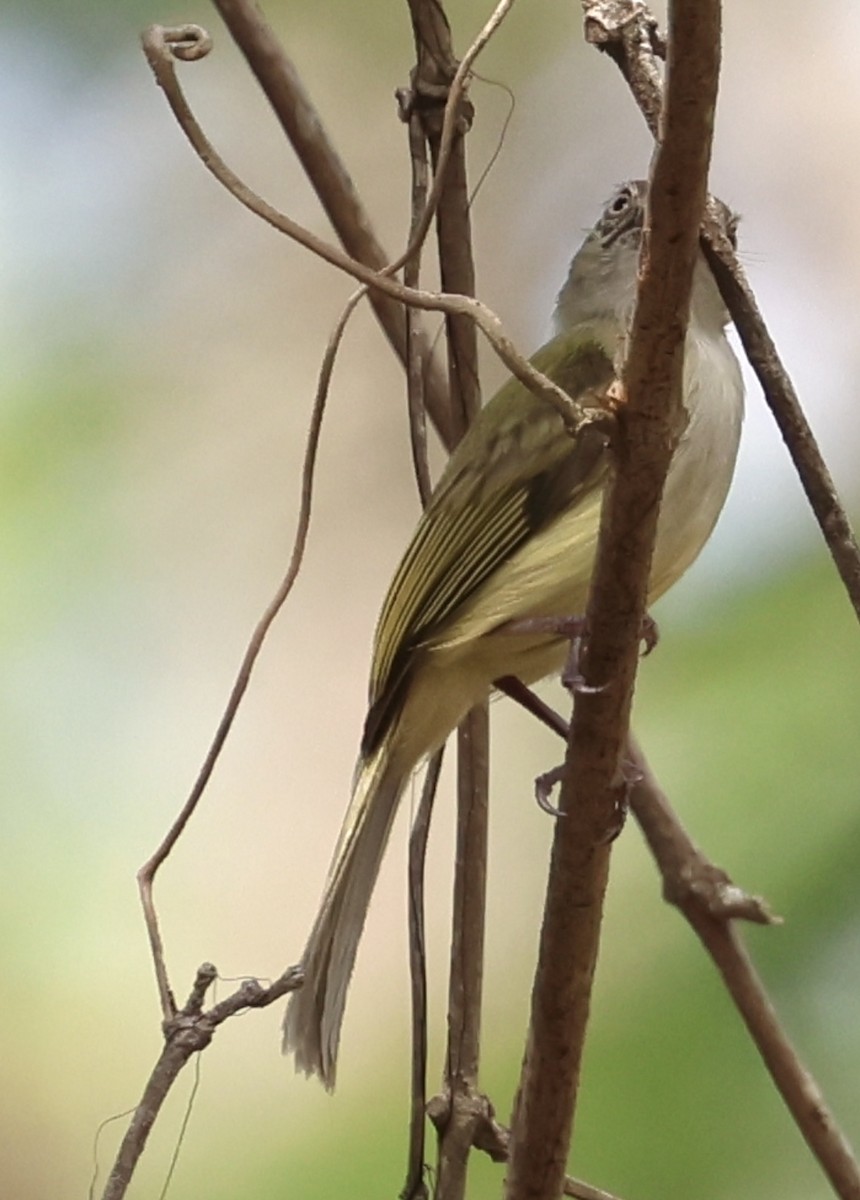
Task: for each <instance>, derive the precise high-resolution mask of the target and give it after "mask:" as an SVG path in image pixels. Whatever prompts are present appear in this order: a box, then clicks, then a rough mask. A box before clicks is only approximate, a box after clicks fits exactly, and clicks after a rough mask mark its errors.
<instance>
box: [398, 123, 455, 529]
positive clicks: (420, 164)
mask: <svg viewBox="0 0 860 1200" xmlns="http://www.w3.org/2000/svg"><path fill="white" fill-rule="evenodd" d="M407 128H408V130H409V161H410V163H411V165H412V216H411V222H410V228H409V243H410V245H412V244H413V243H416V242H417V238H416V232H417V230H418V226H419V224H420V221H421V214H422V213H423V212H424V210H425V209H426V206H427V188H428V180H427V176H428V167H427V142H426V140H425V138H424V131H423V128H422V126H421V121H420V118H419V117H418V114H417V113H416V112H414V111H413V112H412V113H410V114H409V117H408V121H407ZM420 272H421V253H420V243H419V244H418V245H417V247H416V251H415V253H414V254H411V255H410V256H409V258H408V260H407V261H406V263H405V264H404V268H403V282H404V283H405V284H406V286H407V287H418V285H419V283H420ZM426 346H427V339H426V338H425V337H423V336H422V330H421V326H420V317H419V314H418V312H417V311H416V310H415V309H414V308H412V307H411V305H410V306H407V308H406V399H407V406H408V410H409V442H410V446H411V449H412V469H413V471H414V472H415V482H416V484H417V486H418V496H419V498H420V500H421V507H422V508H426V507H427V505H428V503H429V501H430V495H431V493H432V491H433V484H432V481H431V479H430V464H429V461H428V458H427V407H426V396H425V391H426V367H427V365H428V364H427V361H426V359H425V357H424V350H425V348H426ZM429 353H430V355H431V357H432V350H430V351H429ZM449 403H450V401H449V400H448V398H447V397H446V399H445V413H446V423H449V422H450V416H449V414H448V405H449Z"/></svg>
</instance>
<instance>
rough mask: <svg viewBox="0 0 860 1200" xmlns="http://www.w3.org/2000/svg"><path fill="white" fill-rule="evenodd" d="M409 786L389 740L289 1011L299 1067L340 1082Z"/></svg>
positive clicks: (358, 810)
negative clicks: (348, 1022) (347, 1015)
mask: <svg viewBox="0 0 860 1200" xmlns="http://www.w3.org/2000/svg"><path fill="white" fill-rule="evenodd" d="M402 789H403V780H402V778H401V777H400V774H399V772H396V771H395V770H394V769H392V766H391V764H390V761H389V756H388V754H387V749H386V745H385V743H383V745H382V746H381V747H380V749H379V751H378V752H377V753H376V754H375V755H374V756H373V757H372V758H370V759H369V760H368V761H367V762H366V763H363V764H361V765H360V768H359V772H358V775H357V778H356V782H355V787H354V788H353V794H352V800H351V802H350V806H349V809H348V810H347V814H346V817H345V819H344V824H343V828H342V830H341V835H340V838H339V840H338V845H337V848H336V850H335V852H334V857H333V859H332V863H331V866H330V868H329V873H328V878H327V880H326V885H325V891H324V893H323V898H322V901H321V903H320V907H319V912H318V915H317V919H316V921H315V923H314V927H313V929H312V930H311V934H310V937H309V938H308V943H307V946H306V947H305V952H304V956H303V958H302V966H303V968H304V975H305V979H304V983H303V985H302V986H301V988H299V990H298V991H296V992H293V994H292V996H291V997H290V1000H289V1003H288V1005H287V1012H286V1016H285V1018H284V1040H283V1048H284V1052H285V1053H288V1052H290V1051H292V1052H293V1053H294V1054H295V1061H296V1070H298V1071H304V1072H305V1074H306V1075H312V1074H317V1075H319V1077H320V1079H321V1080H322V1082H323V1083H324V1084H325V1086H326V1087H327V1088H328V1089H329V1091H331V1089H332V1088H333V1087H334V1084H335V1074H336V1070H337V1050H338V1044H339V1042H340V1028H341V1023H342V1021H343V1013H344V1008H345V1005H346V993H347V989H348V987H349V980H350V976H351V975H352V968H353V965H354V963H355V956H356V952H357V950H358V943H359V940H360V938H361V933H362V930H363V928H364V920H365V917H366V915H367V909H368V905H369V904H370V897H371V894H372V892H373V887H374V884H375V883H376V877H377V875H378V874H379V865H380V863H381V861H382V855H383V853H384V851H385V847H386V844H387V842H388V836H389V833H390V831H391V825H392V822H393V820H394V814H395V811H396V809H397V801H398V800H399V798H400V793H401V791H402Z"/></svg>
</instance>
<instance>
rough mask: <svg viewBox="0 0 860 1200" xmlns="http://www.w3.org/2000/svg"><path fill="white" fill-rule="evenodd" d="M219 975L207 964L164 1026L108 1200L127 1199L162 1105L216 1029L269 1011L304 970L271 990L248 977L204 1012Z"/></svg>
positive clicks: (108, 1188)
mask: <svg viewBox="0 0 860 1200" xmlns="http://www.w3.org/2000/svg"><path fill="white" fill-rule="evenodd" d="M217 976H218V972H217V970H216V969H215V967H213V966H212V964H211V963H204V964H203V965H202V966H201V967H200V968H198V971H197V978H196V979H195V981H194V986H193V987H192V989H191V995H190V996H189V999H188V1001H187V1002H186V1004H185V1006H184V1007H183V1008H182V1009H181V1010H180V1011H179V1012H177V1013H175V1014H174V1016H173V1017H172V1018H171V1019H170V1020H169V1021H167V1022H165V1025H164V1048H163V1050H162V1051H161V1054H160V1055H159V1057H158V1061H157V1063H156V1064H155V1066H154V1067H153V1069H152V1073H151V1075H150V1076H149V1079H148V1080H147V1082H146V1087H145V1088H144V1092H143V1096H142V1097H141V1100H140V1103H139V1104H138V1106H137V1108H136V1109H135V1111H134V1115H133V1117H132V1119H131V1123H130V1124H129V1127H128V1129H127V1130H126V1133H125V1137H124V1138H123V1140H122V1143H121V1145H120V1148H119V1151H118V1153H117V1156H116V1161H115V1162H114V1165H113V1168H112V1170H111V1173H110V1175H109V1176H108V1179H107V1182H106V1184H105V1190H104V1192H103V1200H123V1197H124V1196H125V1194H126V1192H127V1190H128V1185H129V1183H130V1182H131V1178H132V1176H133V1174H134V1171H135V1168H136V1167H137V1163H138V1160H139V1158H140V1156H141V1154H142V1153H143V1151H144V1149H145V1147H146V1142H147V1139H148V1137H149V1134H150V1131H151V1130H152V1127H153V1125H154V1124H155V1121H156V1118H157V1117H158V1114H159V1112H160V1111H161V1107H162V1105H163V1104H164V1101H165V1100H166V1099H167V1096H168V1093H169V1092H170V1089H171V1087H172V1086H173V1084H174V1083H175V1082H176V1078H177V1076H178V1075H179V1072H180V1071H181V1070H182V1068H183V1067H184V1066H185V1064H186V1063H187V1062H188V1060H189V1059H190V1058H191V1056H192V1054H196V1053H197V1052H198V1051H199V1050H205V1048H206V1047H207V1046H208V1045H209V1043H210V1042H211V1041H212V1038H213V1037H214V1035H215V1030H216V1029H217V1028H218V1026H219V1025H221V1024H223V1022H224V1021H226V1020H227V1019H228V1017H232V1016H235V1015H236V1013H239V1012H243V1011H244V1010H245V1009H248V1008H265V1007H266V1006H267V1005H269V1004H273V1003H274V1002H275V1001H276V1000H280V999H281V998H282V997H283V996H286V995H287V993H288V992H292V991H295V989H296V988H297V987H299V986H300V985H301V982H302V973H301V969H300V968H299V967H288V968H287V970H286V971H285V972H284V973H283V975H281V976H280V978H279V979H276V980H275V982H274V983H272V984H270V985H269V986H268V987H263V985H262V984H261V983H260V982H259V980H256V979H248V980H246V981H245V982H244V983H243V984H242V986H241V987H240V988H239V989H238V990H237V991H236V992H234V993H233V994H232V995H231V996H227V997H226V998H225V999H224V1000H221V1001H219V1002H218V1003H217V1004H215V1005H213V1006H212V1008H210V1009H209V1011H208V1012H203V998H204V996H205V994H206V992H207V990H208V989H209V987H210V986H211V985H212V983H213V982H214V981H215V979H216V978H217Z"/></svg>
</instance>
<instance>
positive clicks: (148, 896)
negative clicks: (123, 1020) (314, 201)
mask: <svg viewBox="0 0 860 1200" xmlns="http://www.w3.org/2000/svg"><path fill="white" fill-rule="evenodd" d="M363 295H364V290H363V289H361V290H360V291H358V292H356V293H355V294H354V295H353V296H352V297H351V298H350V300H349V302H348V304H347V305H346V307H345V309H344V311H343V313H342V314H341V317H340V320H339V321H338V323H337V325H336V326H335V329H334V331H333V333H332V335H331V337H330V339H329V342H328V345H327V346H326V351H325V355H324V356H323V362H322V366H321V368H320V375H319V382H318V385H317V393H316V396H315V398H314V404H313V408H312V410H311V419H310V426H309V428H308V436H307V441H306V444H305V456H304V463H303V466H302V483H301V496H300V502H299V516H298V520H297V523H296V533H295V538H294V541H293V548H292V552H291V554H290V560H289V563H288V565H287V570H286V572H285V574H284V577H283V579H282V581H281V583H280V586H279V587H278V590H277V591H276V592H275V595H274V596H273V597H272V599H271V600H270V602H269V604H268V605H267V607H266V609H265V612H264V613H263V615H262V616H261V617H260V620H259V621H258V622H257V625H256V628H255V629H254V632H253V634H252V635H251V640H250V641H249V643H248V646H247V649H246V650H245V653H244V655H243V657H242V662H241V664H240V666H239V670H238V673H237V675H236V679H235V682H234V684H233V687H232V689H231V691H230V695H229V697H228V700H227V704H226V707H225V709H224V713H223V715H222V717H221V720H220V721H219V722H218V727H217V729H216V731H215V735H214V737H213V739H212V743H211V745H210V747H209V750H208V751H207V754H206V757H205V759H204V760H203V765H202V766H201V768H200V770H199V772H198V774H197V778H196V779H195V781H194V785H193V787H192V788H191V792H190V794H189V796H188V799H187V800H186V801H185V804H184V805H183V806H182V809H181V810H180V812H179V814H178V816H177V817H176V819H175V820H174V822H173V824H172V825H171V826H170V829H169V830H168V831H167V834H166V835H165V837H164V838H163V840H162V841H161V843H160V845H159V846H158V848H157V849H156V850H155V853H154V854H153V855H152V856H151V857H150V858H149V859H148V860H147V861H146V862H145V863H144V865H143V866H142V867H141V868H140V870H139V871H138V874H137V880H138V887H139V889H140V898H141V904H142V905H143V913H144V919H145V921H146V928H147V933H148V935H149V943H150V949H151V952H152V959H153V964H154V968H155V977H156V983H157V985H158V994H159V998H160V1001H161V1009H162V1014H163V1017H164V1019H165V1020H169V1019H170V1018H172V1017H173V1016H174V1015H175V1013H176V1005H175V1002H174V999H173V993H172V991H171V989H170V981H169V979H168V973H167V964H166V961H165V956H164V946H163V942H162V938H161V933H160V930H159V925H158V916H157V913H156V909H155V904H154V902H153V895H152V887H153V881H154V879H155V875H156V872H157V871H158V869H159V867H160V866H161V864H162V863H163V862H164V860H165V859H166V858H167V856H168V855H169V854H170V852H171V850H172V849H173V847H174V846H175V845H176V842H177V841H178V839H179V838H180V836H181V835H182V832H183V830H184V829H185V826H186V825H187V824H188V822H189V820H190V819H191V816H192V814H193V813H194V810H195V809H196V808H197V805H198V804H199V802H200V798H201V796H202V795H203V792H204V790H205V788H206V785H207V784H208V782H209V779H210V777H211V775H212V772H213V770H214V768H215V764H216V762H217V761H218V758H219V756H220V754H221V751H222V749H223V747H224V743H225V741H226V739H227V735H228V734H229V732H230V729H231V727H232V725H233V721H234V720H235V717H236V713H237V711H238V709H239V705H240V703H241V701H242V697H243V696H244V694H245V691H246V689H247V687H248V683H249V681H250V679H251V673H252V671H253V669H254V664H255V663H256V661H257V658H258V656H259V653H260V650H261V649H262V647H263V642H264V641H265V639H266V635H267V634H268V632H269V629H270V628H271V625H272V622H273V621H274V619H275V617H276V616H277V615H278V613H279V612H280V610H281V608H282V606H283V604H284V601H285V600H286V598H287V596H288V595H289V593H290V591H291V590H292V588H293V585H294V583H295V581H296V578H297V576H298V573H299V569H300V567H301V564H302V559H303V557H304V552H305V546H306V544H307V537H308V530H309V529H310V521H311V505H312V500H313V486H314V469H315V466H316V457H317V450H318V448H319V439H320V433H321V431H322V421H323V414H324V412H325V406H326V400H327V398H328V391H329V384H330V382H331V373H332V370H333V368H334V363H335V358H336V355H337V350H338V347H339V345H340V342H341V339H342V337H343V332H344V330H345V328H346V324H347V321H348V320H349V317H350V315H351V313H352V311H353V309H354V308H355V306H356V305H357V304H358V302H359V300H360V299H361V298H362V296H363Z"/></svg>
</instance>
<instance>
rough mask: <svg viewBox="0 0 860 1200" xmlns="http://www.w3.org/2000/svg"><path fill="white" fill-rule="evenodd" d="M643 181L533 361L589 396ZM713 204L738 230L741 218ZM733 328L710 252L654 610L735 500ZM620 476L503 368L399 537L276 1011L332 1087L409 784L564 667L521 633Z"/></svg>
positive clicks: (602, 448) (630, 250) (533, 637)
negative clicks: (512, 687) (299, 981)
mask: <svg viewBox="0 0 860 1200" xmlns="http://www.w3.org/2000/svg"><path fill="white" fill-rule="evenodd" d="M647 191H648V188H647V183H645V182H643V181H641V180H635V181H631V182H627V183H623V184H621V185H620V186H619V187H618V188H616V190H615V191H614V193H613V194H612V196H611V198H610V199H609V201H608V202H607V204H606V205H605V207H604V209H603V211H602V213H601V215H600V217H599V219H598V220H597V222H596V224H595V225H594V226H593V228H592V229H591V230H590V232H588V234H587V236H586V237H585V240H584V241H583V243H582V245H581V247H580V248H579V250H578V251H577V253H576V254H575V255H574V257H573V259H572V261H571V264H570V269H569V272H568V275H567V278H566V280H565V282H564V284H563V286H562V288H561V291H560V293H559V295H558V299H557V303H556V308H555V315H554V335H553V337H552V338H551V339H550V341H549V342H547V344H546V345H545V346H543V347H542V348H541V349H540V350H539V351H538V352H537V353H536V354H535V355H534V356H533V358H532V359H531V361H532V363H533V364H534V366H535V367H537V368H538V369H539V370H541V371H543V372H545V373H546V374H547V375H548V376H549V377H550V378H551V379H552V380H553V381H554V382H555V383H557V384H558V385H559V386H560V387H562V388H563V389H564V390H565V391H566V392H567V394H568V395H569V396H570V397H571V398H572V399H573V400H575V401H579V402H580V403H582V404H583V405H586V406H589V407H594V406H600V405H601V404H608V403H609V401H608V400H607V399H606V397H607V396H608V395H609V394H610V392H611V389H612V387H613V384H615V383H616V382H617V380H618V378H619V371H620V365H621V363H622V361H623V352H624V343H625V338H626V335H627V334H628V332H629V326H630V322H631V320H632V316H633V310H634V306H635V300H636V287H637V272H638V260H639V249H640V244H641V239H642V230H643V225H644V221H645V212H646V203H647ZM716 204H717V209H718V212H719V215H720V221H721V224H722V225H723V227H724V230H725V232H726V233H727V234H728V235H729V236H730V237H731V239H732V241H734V238H735V231H736V224H737V218H736V217H735V216H734V215H733V214H732V213H731V212H730V210H729V209H728V208H727V207H726V206H725V205H723V204H722V203H721V202H719V201H718V202H716ZM728 321H729V315H728V312H727V311H726V309H725V306H724V304H723V301H722V298H721V296H720V293H719V290H718V288H717V285H716V283H715V281H714V278H713V276H712V274H711V272H710V270H709V268H708V266H707V264H706V262H705V259H704V257H703V255H702V253H701V250H700V251H699V252H698V256H697V261H696V264H695V267H694V273H693V285H692V292H691V304H690V318H689V325H688V331H687V335H686V341H685V346H684V378H683V398H684V407H685V410H686V414H687V422H686V427H685V428H684V430H683V433H682V434H681V437H680V440H679V442H678V445H677V448H676V449H675V452H674V455H673V458H672V461H671V464H670V467H669V473H668V476H667V479H666V486H665V490H664V494H663V501H662V506H661V511H660V515H659V520H658V528H657V537H656V542H655V549H654V556H653V561H652V567H651V573H650V577H649V584H648V603H649V605H650V604H652V603H653V602H654V601H655V600H656V599H657V598H658V597H659V596H661V595H662V594H663V593H664V592H665V591H666V590H667V589H668V588H669V587H671V586H672V584H673V583H675V582H676V581H677V580H678V579H679V578H680V577H681V576H682V575H683V574H684V572H685V571H686V570H687V568H688V567H689V566H690V565H691V563H692V562H693V561H694V559H695V558H696V557H697V556H698V554H699V552H700V551H701V549H702V547H703V546H704V545H705V543H706V541H707V540H708V538H709V536H710V534H711V532H712V530H713V528H714V525H715V524H716V521H717V518H718V517H719V514H720V512H721V510H722V508H723V504H724V502H725V499H726V496H727V494H728V490H729V486H730V483H731V479H732V475H733V472H734V466H735V460H736V457H737V452H738V445H739V440H740V431H741V422H742V417H743V404H744V396H743V385H742V380H741V374H740V368H739V366H738V362H737V359H736V357H735V355H734V353H733V351H732V349H731V347H730V345H729V342H728V339H727V337H726V327H727V324H728ZM612 469H613V463H612V455H611V451H610V448H609V440H608V436H607V437H605V438H603V439H595V438H594V437H593V436H591V437H588V438H583V437H581V436H579V437H577V436H572V435H571V434H570V432H569V431H568V430H567V428H566V427H565V424H564V421H563V419H562V417H561V416H560V415H559V413H558V412H557V411H556V410H555V409H554V408H553V407H552V406H551V405H550V404H549V403H548V402H547V401H545V400H543V399H541V398H539V397H536V396H535V395H533V394H532V393H531V392H530V391H529V390H528V389H527V388H526V387H525V386H524V385H523V384H522V383H520V382H519V381H518V380H516V379H514V378H511V379H509V380H508V381H507V382H506V383H505V384H504V385H503V386H502V387H501V389H500V390H499V391H498V392H497V393H496V394H495V395H494V396H493V398H492V399H491V400H490V401H489V403H488V404H487V405H486V406H485V407H484V408H483V409H481V410H480V412H479V414H478V415H477V417H476V419H475V420H474V422H473V423H472V425H471V426H470V428H469V429H468V431H467V432H466V434H465V436H464V437H463V439H462V440H461V441H460V443H459V444H458V446H457V447H456V449H455V450H454V452H453V454H452V455H451V457H450V459H449V460H448V463H447V465H446V467H445V469H444V471H443V472H442V474H441V476H440V478H439V481H438V483H437V485H436V487H435V489H434V491H433V493H432V495H431V497H430V500H429V503H428V504H427V507H426V508H425V510H424V512H423V514H422V515H421V517H420V519H419V521H418V524H417V527H416V529H415V532H414V533H413V535H412V539H411V541H410V542H409V544H408V546H407V547H406V550H405V552H404V554H403V557H402V559H401V562H400V565H399V566H398V568H397V570H396V572H395V574H394V577H393V579H392V581H391V584H390V586H389V589H388V593H387V595H386V597H385V600H384V602H383V605H382V608H381V611H380V615H379V619H378V622H377V626H376V633H375V637H374V644H373V653H372V662H371V668H370V685H369V703H368V710H367V717H366V720H365V724H364V731H363V736H362V739H361V749H360V754H359V759H358V764H357V767H356V772H355V777H354V783H353V788H352V795H351V800H350V802H349V805H348V808H347V811H346V814H345V817H344V820H343V824H342V827H341V831H340V835H339V837H338V841H337V845H336V847H335V850H334V854H333V857H332V860H331V865H330V867H329V871H328V875H327V878H326V882H325V885H324V889H323V894H322V898H321V901H320V904H319V908H318V911H317V915H316V919H315V921H314V924H313V927H312V929H311V932H310V935H309V937H308V941H307V944H306V947H305V950H304V954H303V956H302V960H301V962H302V969H303V973H304V983H303V985H302V987H301V988H299V989H298V990H297V991H295V992H294V993H293V994H292V995H291V997H290V999H289V1002H288V1006H287V1011H286V1015H285V1018H284V1028H283V1048H284V1051H285V1052H287V1053H289V1052H292V1053H293V1054H294V1056H295V1066H296V1069H297V1070H298V1071H302V1072H304V1073H305V1074H306V1075H313V1074H315V1075H318V1076H319V1078H320V1079H321V1081H322V1083H323V1084H324V1086H325V1087H326V1088H327V1089H328V1090H333V1088H334V1086H335V1082H336V1073H337V1056H338V1048H339V1043H340V1034H341V1025H342V1022H343V1016H344V1009H345V1005H346V997H347V990H348V986H349V982H350V978H351V975H352V971H353V966H354V963H355V958H356V953H357V950H358V945H359V941H360V938H361V934H362V931H363V928H364V923H365V917H366V913H367V909H368V905H369V903H370V898H371V894H372V891H373V887H374V884H375V882H376V878H377V874H378V871H379V866H380V862H381V860H382V857H383V853H384V851H385V847H386V844H387V841H388V837H389V834H390V831H391V826H392V822H393V819H394V816H395V813H396V810H397V806H398V801H399V799H400V797H401V794H402V793H403V791H404V789H405V787H406V785H407V783H408V781H409V779H410V777H411V776H412V774H413V772H414V771H415V769H416V768H417V767H418V766H419V765H420V763H421V762H422V761H423V760H424V759H425V758H426V757H427V756H428V755H429V754H431V753H433V752H434V751H435V750H436V749H438V747H439V746H441V745H442V744H443V743H444V741H445V739H446V738H447V736H448V734H449V733H451V732H452V731H453V730H454V729H455V728H456V726H457V725H458V723H459V722H460V721H461V719H462V718H463V717H464V716H465V714H466V713H467V712H468V711H469V710H470V709H471V708H472V707H474V706H475V705H476V704H479V703H481V702H482V701H484V700H486V699H487V698H488V696H489V695H490V694H491V692H492V690H493V685H494V681H496V680H500V679H503V678H505V677H508V676H514V677H516V678H517V679H519V680H520V681H522V682H523V683H525V684H530V683H534V682H536V681H538V680H540V679H542V678H544V677H545V676H547V675H550V674H552V673H553V672H558V671H559V670H560V669H561V668H562V667H563V666H564V664H565V660H566V658H567V655H568V650H569V646H568V641H566V639H565V638H564V636H562V635H556V634H554V633H552V632H550V633H548V632H530V633H511V632H510V627H511V623H512V622H515V621H525V620H526V619H527V618H535V617H559V618H567V617H570V616H572V615H573V614H581V613H583V612H584V611H585V605H586V600H587V593H588V587H589V580H590V576H591V572H592V568H593V564H594V559H595V551H596V546H597V535H598V525H599V521H600V510H601V504H602V501H603V497H604V494H605V491H606V486H607V482H608V480H609V478H610V473H611V471H612ZM538 624H539V623H538ZM506 627H507V629H506ZM541 628H544V626H541Z"/></svg>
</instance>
